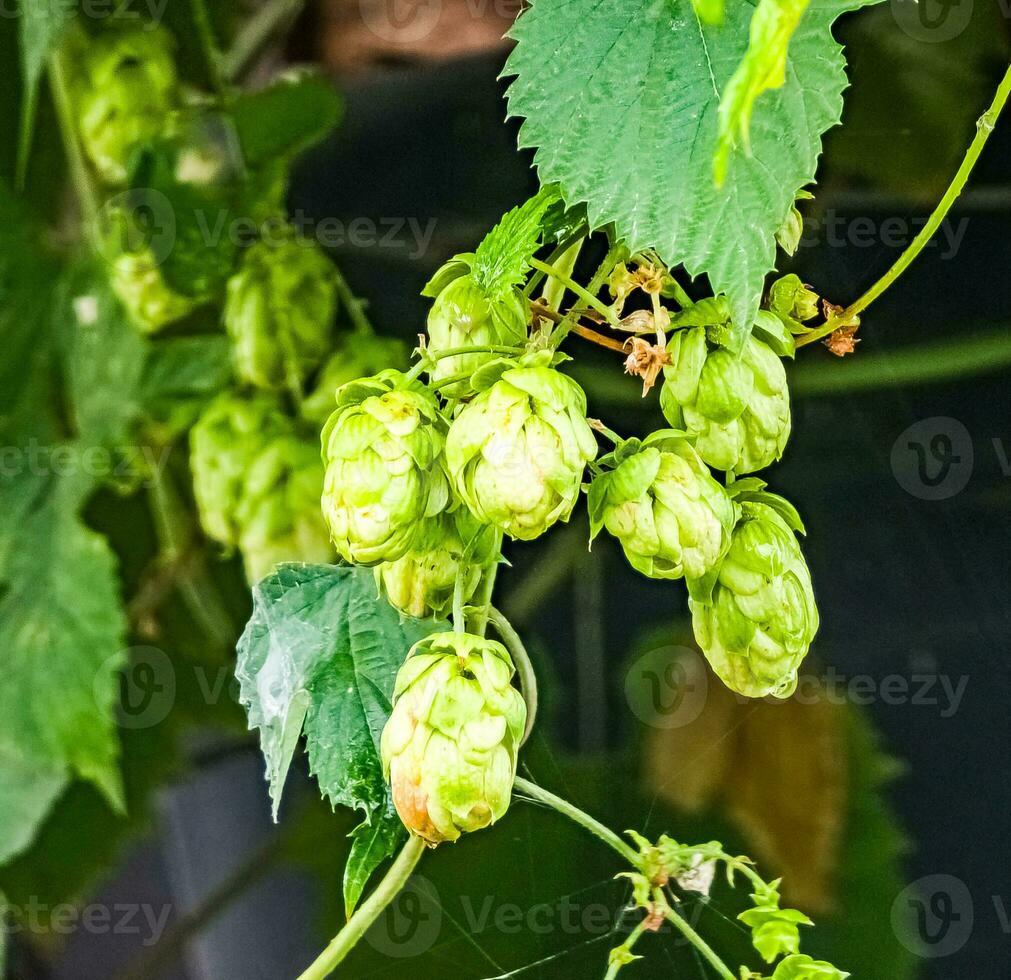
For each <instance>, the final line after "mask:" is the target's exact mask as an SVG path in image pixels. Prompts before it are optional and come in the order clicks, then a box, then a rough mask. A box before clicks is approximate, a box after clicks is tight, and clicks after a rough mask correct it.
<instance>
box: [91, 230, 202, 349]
mask: <svg viewBox="0 0 1011 980" xmlns="http://www.w3.org/2000/svg"><path fill="white" fill-rule="evenodd" d="M111 283H112V289H113V292H115V294H116V296H118V297H119V301H120V302H121V303H122V304H123V307H124V308H125V309H126V312H127V314H128V316H129V317H130V320H131V321H132V322H133V323H134V325H135V326H136V327H137V328H138V329H139V330H141V331H143V332H144V333H156V332H157V331H159V330H161V329H162V327H166V326H168V325H169V324H170V323H175V322H176V321H177V320H181V319H182V318H183V317H185V316H188V315H189V314H190V313H192V312H193V310H195V309H196V307H197V306H198V305H199V304H198V301H197V300H195V299H193V298H192V297H190V296H183V295H182V294H181V293H177V292H175V291H174V290H173V289H172V288H171V287H170V286H169V285H168V283H166V282H165V278H164V276H163V275H162V273H161V269H160V268H159V267H158V263H157V261H156V260H155V257H154V255H153V254H152V253H151V250H150V249H143V250H141V251H139V252H122V253H121V254H119V255H117V256H116V257H115V258H114V259H113V260H112V278H111Z"/></svg>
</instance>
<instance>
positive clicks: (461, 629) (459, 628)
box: [453, 568, 467, 634]
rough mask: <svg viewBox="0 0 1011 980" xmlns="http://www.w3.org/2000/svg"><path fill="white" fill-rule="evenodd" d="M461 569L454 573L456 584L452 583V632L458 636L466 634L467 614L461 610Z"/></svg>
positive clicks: (462, 570) (463, 573) (462, 575)
mask: <svg viewBox="0 0 1011 980" xmlns="http://www.w3.org/2000/svg"><path fill="white" fill-rule="evenodd" d="M465 574H466V573H465V571H464V569H463V568H461V569H460V571H458V572H457V573H456V582H454V583H453V632H454V633H457V634H460V633H466V632H467V614H466V613H465V612H464V608H463V577H464V575H465Z"/></svg>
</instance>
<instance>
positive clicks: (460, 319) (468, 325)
mask: <svg viewBox="0 0 1011 980" xmlns="http://www.w3.org/2000/svg"><path fill="white" fill-rule="evenodd" d="M527 320H528V316H527V313H526V307H525V303H524V299H523V296H522V294H521V293H520V292H519V291H518V290H516V289H507V290H505V291H504V292H502V293H501V294H500V295H496V296H494V297H492V296H488V295H487V294H486V293H485V292H484V290H482V289H481V287H480V286H478V284H477V283H476V282H475V281H474V279H473V278H472V276H471V275H470V274H469V273H467V274H465V275H462V276H460V277H459V278H457V279H454V280H453V281H452V282H450V283H449V284H448V285H447V286H445V287H443V289H442V291H441V292H440V293H439V294H438V296H437V297H436V299H435V302H434V303H433V304H432V309H431V311H430V312H429V314H428V338H429V348H430V349H431V351H432V352H433V353H436V354H437V353H438V352H439V351H440V350H451V349H453V348H456V347H474V346H482V347H484V346H497V345H510V346H515V345H518V344H521V343H522V342H523V341H524V340H525V339H526V332H527ZM492 357H494V355H493V354H488V353H472V354H457V355H454V356H452V357H443V358H440V359H439V360H438V361H436V362H435V365H434V367H433V369H432V380H433V381H434V382H439V381H442V380H444V379H446V378H451V377H454V376H456V375H458V374H472V373H473V372H474V371H476V370H477V369H478V368H479V367H481V365H482V364H484V363H486V362H487V361H488V360H490V359H491V358H492ZM465 388H466V383H465V382H461V383H460V384H459V385H449V386H447V387H445V388H444V389H443V391H444V392H445V393H446V394H447V395H450V396H452V395H455V394H458V393H459V392H460V391H462V390H465Z"/></svg>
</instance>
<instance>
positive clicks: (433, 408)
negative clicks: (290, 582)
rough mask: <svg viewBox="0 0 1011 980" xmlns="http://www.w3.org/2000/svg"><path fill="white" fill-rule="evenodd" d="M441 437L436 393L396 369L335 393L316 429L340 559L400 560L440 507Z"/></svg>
mask: <svg viewBox="0 0 1011 980" xmlns="http://www.w3.org/2000/svg"><path fill="white" fill-rule="evenodd" d="M444 432H445V423H444V422H443V421H442V419H441V417H440V414H439V406H438V403H437V401H436V399H435V396H434V395H433V394H432V393H431V392H429V391H428V390H427V389H425V388H424V387H422V386H421V385H419V384H408V383H407V382H406V381H405V378H404V375H402V374H400V372H398V371H386V372H383V373H382V374H380V375H377V376H376V377H375V378H373V379H368V380H366V381H362V382H354V383H353V384H351V385H348V386H346V387H345V388H343V389H341V393H340V395H339V397H338V407H337V409H336V411H334V413H333V414H332V415H331V416H330V419H329V420H328V421H327V424H326V426H325V427H324V429H323V460H324V463H325V465H326V476H325V479H324V484H323V514H324V516H325V517H326V521H327V524H328V525H329V527H330V535H331V538H332V539H333V543H334V546H335V547H336V548H337V553H338V554H339V555H340V556H341V557H342V558H343V559H344V560H345V561H349V562H352V563H354V564H358V565H375V564H378V563H379V562H382V561H396V560H397V559H398V558H402V557H403V556H404V555H405V554H407V552H408V551H409V550H410V549H411V546H412V545H413V543H414V539H415V537H416V535H417V534H418V532H419V530H420V528H421V526H422V523H423V522H424V520H425V519H426V518H430V517H435V516H436V515H438V514H440V513H441V512H442V511H443V510H444V509H445V508H446V505H447V504H448V502H449V485H448V482H447V480H446V475H445V473H444V471H443V468H442V459H441V457H442V450H443V446H444V444H445V435H444Z"/></svg>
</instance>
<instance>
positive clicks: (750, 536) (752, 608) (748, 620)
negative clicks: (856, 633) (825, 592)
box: [690, 495, 818, 698]
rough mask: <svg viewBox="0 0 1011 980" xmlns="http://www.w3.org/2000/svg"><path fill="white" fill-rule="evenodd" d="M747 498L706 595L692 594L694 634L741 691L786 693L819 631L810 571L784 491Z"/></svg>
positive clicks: (721, 673) (729, 682)
mask: <svg viewBox="0 0 1011 980" xmlns="http://www.w3.org/2000/svg"><path fill="white" fill-rule="evenodd" d="M762 496H763V497H764V498H765V499H766V500H768V501H770V502H771V503H766V502H758V501H756V500H744V501H743V502H742V503H741V508H742V516H741V519H740V521H739V522H738V524H737V527H736V528H735V529H734V534H733V538H732V540H731V544H730V551H729V552H728V553H727V556H726V558H725V559H724V560H723V564H722V565H721V566H720V571H719V577H718V579H717V581H716V585H715V588H714V589H713V593H712V596H711V598H710V599H709V600H708V601H700V600H699V599H697V598H692V599H691V600H690V605H691V610H692V624H693V626H694V629H695V639H696V640H697V641H698V643H699V646H701V647H702V649H703V651H704V652H705V655H706V657H707V658H708V660H709V663H710V664H711V665H712V667H713V670H715V671H716V673H717V674H718V675H719V676H720V677H721V678H722V680H723V682H724V683H725V684H726V685H727V686H728V687H729V688H731V689H732V690H734V691H737V692H738V693H739V694H743V695H745V696H746V697H752V698H761V697H765V696H766V695H768V694H773V695H775V696H777V697H789V696H790V694H792V693H793V690H794V689H795V687H796V683H797V669H798V667H799V666H800V663H801V661H802V660H803V659H804V657H805V656H806V654H807V651H808V648H809V647H810V645H811V641H812V640H813V639H814V636H815V633H817V631H818V608H817V606H816V605H815V601H814V592H813V590H812V587H811V574H810V572H809V571H808V568H807V563H806V562H805V561H804V556H803V554H801V550H800V545H799V544H798V543H797V539H796V537H795V536H794V527H796V526H799V521H798V520H794V519H792V518H790V514H791V513H792V508H790V507H789V505H788V504H786V503H785V501H781V498H777V497H772V496H771V495H762Z"/></svg>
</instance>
